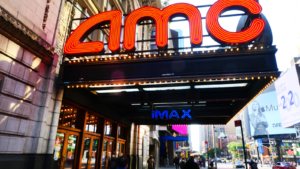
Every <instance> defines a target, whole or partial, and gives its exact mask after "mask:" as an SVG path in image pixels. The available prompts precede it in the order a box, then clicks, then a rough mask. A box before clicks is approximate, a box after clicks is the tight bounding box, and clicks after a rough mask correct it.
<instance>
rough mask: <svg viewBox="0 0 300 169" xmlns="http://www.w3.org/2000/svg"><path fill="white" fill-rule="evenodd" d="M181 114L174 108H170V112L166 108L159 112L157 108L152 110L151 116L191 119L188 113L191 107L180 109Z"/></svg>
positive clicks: (154, 117) (156, 117)
mask: <svg viewBox="0 0 300 169" xmlns="http://www.w3.org/2000/svg"><path fill="white" fill-rule="evenodd" d="M182 113H183V114H182V115H181V116H180V115H179V114H178V112H177V111H176V110H172V111H171V113H170V114H169V112H168V111H167V110H164V111H163V112H160V111H159V110H156V111H152V118H153V119H192V116H191V115H190V113H191V109H188V110H182Z"/></svg>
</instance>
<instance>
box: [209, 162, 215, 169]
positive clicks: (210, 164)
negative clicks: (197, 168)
mask: <svg viewBox="0 0 300 169" xmlns="http://www.w3.org/2000/svg"><path fill="white" fill-rule="evenodd" d="M209 166H210V168H211V169H213V168H214V160H211V161H210V163H209Z"/></svg>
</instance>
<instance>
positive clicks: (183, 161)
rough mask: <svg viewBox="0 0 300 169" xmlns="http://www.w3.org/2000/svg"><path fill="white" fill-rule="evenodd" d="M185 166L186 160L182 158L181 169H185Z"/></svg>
mask: <svg viewBox="0 0 300 169" xmlns="http://www.w3.org/2000/svg"><path fill="white" fill-rule="evenodd" d="M184 166H185V160H184V158H183V157H182V159H181V161H180V169H183V168H184Z"/></svg>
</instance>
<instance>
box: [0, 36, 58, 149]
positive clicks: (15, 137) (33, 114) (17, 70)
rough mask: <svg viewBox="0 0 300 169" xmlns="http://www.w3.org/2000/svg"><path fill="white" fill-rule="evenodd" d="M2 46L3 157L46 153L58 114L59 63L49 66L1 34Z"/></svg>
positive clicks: (0, 143)
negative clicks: (56, 84) (55, 88)
mask: <svg viewBox="0 0 300 169" xmlns="http://www.w3.org/2000/svg"><path fill="white" fill-rule="evenodd" d="M0 44H1V45H0V73H1V75H3V77H1V81H2V83H1V85H0V87H1V88H0V153H13V154H16V153H24V154H28V153H29V154H30V153H37V154H39V153H47V148H48V145H50V144H54V139H52V138H53V137H55V135H53V133H52V135H51V137H49V136H50V133H49V131H50V129H51V128H57V123H58V122H57V121H55V122H53V120H52V119H58V116H57V114H59V109H55V110H54V104H55V103H57V102H55V100H54V99H52V89H53V83H54V79H55V75H56V74H55V70H56V63H57V59H54V61H53V62H52V63H50V64H48V65H47V64H46V63H44V62H42V60H41V59H40V58H39V57H37V56H34V55H33V54H32V53H30V52H29V51H27V50H26V49H23V48H22V47H20V46H19V45H18V44H16V43H14V42H13V41H11V40H9V39H7V38H6V37H4V36H3V35H1V34H0ZM55 99H56V100H57V97H55ZM56 105H57V106H59V107H60V105H59V104H56ZM53 112H56V114H55V113H53ZM53 116H56V117H57V118H52V117H53ZM55 124H56V125H55ZM51 151H52V150H51ZM48 153H51V152H48Z"/></svg>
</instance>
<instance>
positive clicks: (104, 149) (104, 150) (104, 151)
mask: <svg viewBox="0 0 300 169" xmlns="http://www.w3.org/2000/svg"><path fill="white" fill-rule="evenodd" d="M106 150H107V141H104V143H103V152H102V162H101V163H102V165H101V168H102V169H105V161H106Z"/></svg>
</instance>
